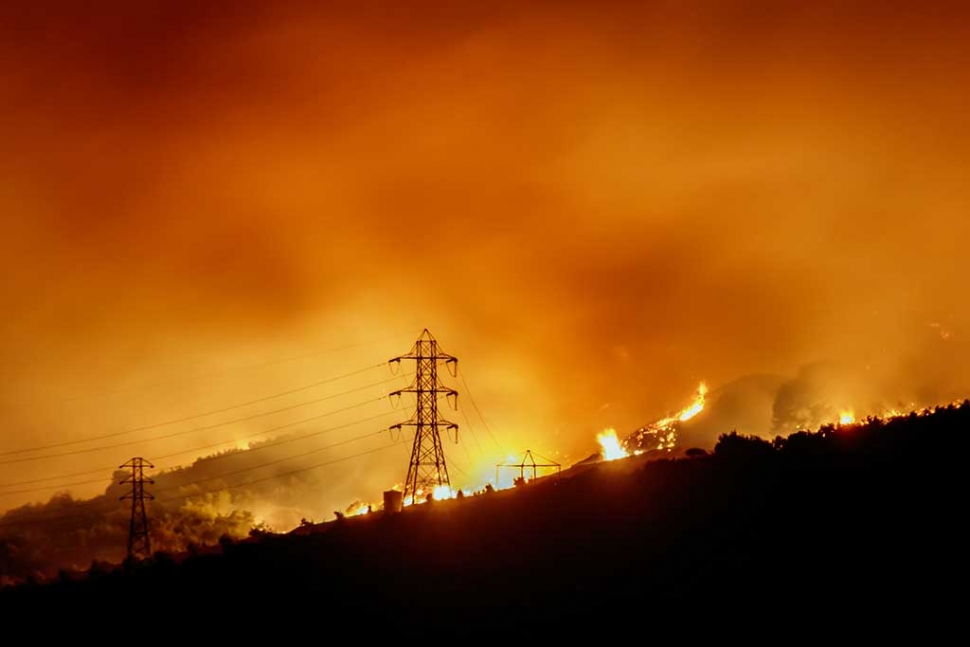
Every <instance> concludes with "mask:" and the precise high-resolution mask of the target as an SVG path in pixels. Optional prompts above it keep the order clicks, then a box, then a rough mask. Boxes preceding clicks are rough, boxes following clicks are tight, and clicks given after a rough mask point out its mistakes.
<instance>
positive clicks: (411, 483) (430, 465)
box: [388, 328, 458, 503]
mask: <svg viewBox="0 0 970 647" xmlns="http://www.w3.org/2000/svg"><path fill="white" fill-rule="evenodd" d="M404 359H409V360H414V362H415V374H414V382H412V383H411V386H409V387H408V388H406V389H401V390H399V391H394V392H393V393H391V394H390V396H391V397H394V396H400V395H401V394H402V393H414V394H415V400H416V403H415V404H416V409H415V411H414V415H413V416H411V419H410V420H408V421H407V422H402V423H399V424H396V425H393V426H392V427H391V429H398V430H400V429H401V427H404V426H410V427H414V444H413V445H412V446H411V462H410V463H409V464H408V476H407V479H406V480H405V481H404V500H405V501H408V500H409V499H408V497H411V498H410V501H412V502H415V503H416V502H417V501H418V497H419V496H420V495H424V496H434V490H435V488H437V487H441V486H445V487H446V488H447V489H448V491H449V492H450V491H451V480H450V479H449V478H448V466H447V465H446V464H445V450H444V447H442V444H441V433H440V429H441V428H442V427H444V428H445V430H446V432H447V431H449V430H454V431H455V442H458V425H456V424H455V423H453V422H449V421H447V420H445V419H444V418H441V417H440V416H439V413H438V398H439V397H440V396H442V395H444V396H445V398H449V397H451V398H454V406H455V407H456V408H457V407H458V391H455V390H454V389H449V388H448V387H446V386H444V385H443V384H442V383H441V382H440V381H439V380H438V364H439V363H443V364H444V365H445V366H446V367H449V368H451V369H452V370H451V374H452V376H457V375H458V359H457V358H455V357H452V356H451V355H447V354H445V353H443V352H441V350H439V348H438V342H437V341H436V340H435V338H434V337H432V336H431V333H430V332H428V329H427V328H425V330H424V332H423V333H421V336H420V337H419V338H418V340H417V341H416V342H414V346H413V347H412V348H411V352H410V353H408V354H407V355H401V356H400V357H395V358H394V359H392V360H391V361H390V362H388V363H390V364H395V363H396V364H400V363H401V360H404Z"/></svg>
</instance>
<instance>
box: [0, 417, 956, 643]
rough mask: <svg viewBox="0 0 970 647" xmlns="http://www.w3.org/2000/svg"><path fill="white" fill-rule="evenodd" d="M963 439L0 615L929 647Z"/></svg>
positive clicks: (242, 563)
mask: <svg viewBox="0 0 970 647" xmlns="http://www.w3.org/2000/svg"><path fill="white" fill-rule="evenodd" d="M968 433H970V404H964V405H963V406H961V407H950V408H948V409H938V410H937V411H935V412H934V413H932V414H930V415H925V416H920V417H911V418H904V419H897V420H893V421H891V422H888V423H880V422H874V423H871V424H869V425H862V426H854V427H849V428H841V429H828V430H822V431H821V432H818V433H813V434H809V433H805V432H802V433H799V434H795V435H793V436H790V437H789V438H788V439H787V440H786V441H777V442H776V443H774V444H772V443H768V442H766V441H762V440H757V439H754V438H746V437H742V436H736V435H733V436H724V437H722V438H721V440H720V442H719V443H718V445H717V447H716V449H715V451H714V452H713V453H712V454H709V455H700V456H696V457H694V458H685V459H679V460H661V461H652V462H645V463H644V462H634V461H633V460H630V461H617V462H613V463H603V464H600V465H598V466H596V467H594V468H593V469H589V470H587V471H585V472H583V473H581V474H578V475H576V476H574V477H572V478H564V479H562V480H561V481H560V482H558V483H555V482H553V481H550V480H545V481H542V482H537V483H534V484H530V485H526V486H524V487H520V488H517V489H515V490H513V491H506V492H497V493H491V494H486V495H481V496H476V497H466V498H465V499H464V500H461V501H444V502H435V503H432V504H431V505H425V506H418V507H415V508H411V509H408V510H406V511H405V512H404V513H402V514H397V515H387V516H385V515H383V514H381V513H374V514H372V515H369V516H365V517H358V518H353V519H346V520H343V521H340V522H334V523H328V524H323V525H321V526H318V527H317V528H316V531H315V532H313V533H310V534H305V535H299V534H290V535H267V536H264V537H261V538H260V539H259V540H258V541H255V540H254V541H248V542H237V543H232V544H226V545H224V546H223V547H222V550H221V551H218V552H217V553H215V554H205V555H196V556H192V557H188V558H186V559H184V560H182V561H180V562H179V563H177V562H176V561H175V560H173V559H171V558H168V557H166V556H163V555H158V556H156V558H155V559H154V560H152V561H151V562H148V563H143V564H141V565H139V566H138V567H136V568H134V569H132V570H131V572H128V573H125V572H123V571H121V570H117V571H113V572H109V573H92V574H91V575H89V576H88V577H86V578H84V579H82V580H79V581H68V580H66V579H65V581H61V582H55V583H51V584H46V585H34V586H29V585H28V586H20V587H17V588H13V589H7V590H4V591H2V592H0V615H4V614H5V613H10V614H11V615H10V616H9V617H11V618H13V617H15V616H14V615H13V612H14V611H15V610H17V609H20V608H25V609H28V610H30V609H33V610H35V611H36V610H38V609H44V610H45V613H48V614H51V613H53V614H56V613H57V611H58V609H59V608H63V609H68V608H71V607H75V608H76V607H77V605H82V604H83V605H87V604H97V605H100V606H101V608H103V609H112V615H116V614H117V613H119V612H120V611H119V609H121V608H129V609H131V608H135V607H140V608H143V609H146V610H154V611H153V612H152V613H156V614H162V615H161V616H155V617H156V618H157V617H166V618H171V620H169V621H168V622H169V623H170V625H169V627H168V628H170V629H174V628H177V627H183V625H184V627H188V626H190V625H192V624H193V623H194V622H200V621H201V622H206V621H208V622H227V623H230V624H229V626H232V627H235V628H236V629H238V628H239V627H240V625H239V624H238V623H239V622H245V623H256V624H259V623H261V622H262V623H264V624H265V623H268V622H272V624H273V625H279V624H280V623H281V622H286V623H287V626H288V627H292V626H293V625H294V623H295V624H297V625H299V626H305V627H307V629H308V631H311V633H314V632H318V631H319V632H320V634H321V637H320V638H319V639H320V640H327V639H328V638H324V637H323V635H324V634H326V635H330V634H333V636H336V635H345V633H346V632H348V631H350V632H351V634H347V635H356V634H353V632H362V633H360V634H359V635H366V636H370V637H376V636H382V635H388V636H390V635H406V636H434V635H438V636H439V637H441V638H442V640H444V639H446V638H451V637H456V636H459V635H461V636H469V637H472V638H476V639H478V641H479V642H483V641H486V640H488V641H490V642H491V641H494V642H496V643H499V644H501V643H503V642H505V641H507V640H517V639H518V638H519V637H523V636H529V637H532V638H541V637H543V636H547V637H548V636H557V637H566V638H569V637H572V638H579V637H584V636H594V637H595V636H601V637H602V636H606V635H607V634H609V635H625V634H626V632H627V631H635V632H641V633H638V634H637V635H639V636H640V637H641V638H642V639H643V640H646V637H647V636H650V637H652V638H654V639H656V638H657V637H659V634H658V635H656V636H655V635H654V633H653V632H655V631H660V632H663V633H664V635H667V632H671V633H669V635H680V636H681V637H683V636H684V635H687V636H690V635H694V634H696V632H705V633H706V632H709V631H712V630H715V631H717V630H718V627H721V628H726V627H727V626H728V625H722V624H720V623H722V622H725V620H718V621H717V622H715V620H714V619H715V618H727V619H728V620H727V621H728V622H734V623H736V624H735V625H731V626H736V627H750V628H751V629H754V628H758V627H762V628H763V627H765V626H769V625H771V624H772V623H778V626H784V627H785V628H787V629H788V630H789V631H794V632H795V633H794V634H785V635H787V636H797V635H800V634H804V633H806V632H821V633H822V634H824V635H828V636H829V637H836V636H840V637H842V638H845V637H847V634H845V633H844V632H846V631H852V632H864V633H865V635H868V636H870V637H871V636H874V635H875V633H873V632H876V631H877V630H878V631H880V632H884V633H886V634H887V635H890V636H892V635H894V634H895V635H897V636H898V635H899V634H896V631H897V629H898V630H899V631H902V630H903V627H904V626H905V627H908V628H909V630H913V631H916V630H917V629H918V628H919V627H923V633H922V634H921V635H922V637H923V638H924V639H926V638H927V637H928V636H930V635H933V633H934V632H937V631H944V630H945V628H946V627H948V626H952V627H956V626H958V623H957V622H956V621H957V620H958V619H959V618H960V617H963V615H964V614H965V610H964V609H965V607H966V604H965V602H964V598H963V593H962V591H963V590H964V582H965V575H966V570H967V569H966V562H967V559H966V550H967V544H966V537H967V535H966V531H965V530H963V521H964V517H965V516H966V511H967V503H966V497H965V494H966V492H967V487H966V485H965V480H964V476H965V475H966V473H967V470H966V469H965V460H966V456H967V451H966V449H967V434H968ZM119 605H120V606H119ZM270 609H273V610H274V611H272V612H271V611H269V610H270ZM281 609H285V610H287V611H280V610H281ZM146 612H147V611H146ZM226 614H228V617H230V618H231V620H225V618H226V617H227V616H226ZM287 614H289V615H287ZM193 618H194V619H193ZM206 619H208V620H206ZM220 619H222V620H220ZM287 619H288V620H287ZM948 623H952V624H948ZM647 629H649V633H646V630H647ZM180 630H181V629H180ZM835 631H838V632H840V633H838V634H833V633H832V632H835ZM333 632H336V633H333Z"/></svg>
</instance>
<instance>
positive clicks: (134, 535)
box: [120, 456, 155, 563]
mask: <svg viewBox="0 0 970 647" xmlns="http://www.w3.org/2000/svg"><path fill="white" fill-rule="evenodd" d="M146 467H148V468H154V467H155V466H154V465H152V464H151V463H149V462H148V461H146V460H145V459H144V458H142V457H140V456H136V457H135V458H132V459H131V460H130V461H128V462H127V463H125V464H124V465H122V466H121V468H120V469H125V468H128V469H130V470H131V474H129V475H128V477H127V478H125V480H123V481H120V484H121V485H124V484H126V483H131V492H129V493H128V494H126V495H124V496H123V497H121V500H122V501H124V500H125V499H131V523H130V524H129V526H128V560H127V561H128V562H129V563H130V562H131V561H133V560H135V559H145V558H148V557H151V556H152V539H151V534H150V532H149V526H148V513H146V512H145V499H150V500H154V499H155V497H154V496H152V495H151V494H148V493H146V492H145V483H148V484H150V485H154V484H155V481H154V480H152V479H150V478H148V479H146V478H145V468H146Z"/></svg>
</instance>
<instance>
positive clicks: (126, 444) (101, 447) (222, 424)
mask: <svg viewBox="0 0 970 647" xmlns="http://www.w3.org/2000/svg"><path fill="white" fill-rule="evenodd" d="M393 379H396V378H391V379H390V380H384V381H383V382H376V383H374V384H370V385H368V386H366V387H360V388H358V389H351V390H349V391H345V392H343V393H337V394H332V395H329V396H326V397H323V398H317V399H316V400H308V401H306V402H301V403H299V404H294V405H290V406H288V407H282V408H279V409H274V410H272V411H264V412H262V413H257V414H253V415H250V416H245V417H242V418H235V419H233V420H226V421H223V422H220V423H216V424H211V425H204V426H202V427H193V428H192V429H183V430H182V431H176V432H172V433H168V434H162V435H160V436H152V437H150V438H142V439H139V440H132V441H127V442H123V443H114V444H111V445H99V446H98V447H88V448H86V449H77V450H74V451H70V452H60V453H57V454H45V455H43V456H27V457H23V458H14V459H7V460H3V461H0V465H8V464H11V463H26V462H31V461H39V460H45V459H48V458H61V457H63V456H76V455H79V454H88V453H91V452H97V451H103V450H107V449H115V448H118V447H130V446H132V445H139V444H141V443H148V442H154V441H156V440H164V439H167V438H174V437H176V436H184V435H185V434H190V433H195V432H199V431H208V430H210V429H217V428H219V427H225V426H226V425H231V424H235V423H237V422H246V421H249V420H255V419H256V418H262V417H265V416H269V415H273V414H276V413H282V412H284V411H292V410H293V409H298V408H300V407H306V406H309V405H311V404H318V403H320V402H324V401H326V400H332V399H333V398H335V397H339V396H342V395H347V394H348V393H351V392H354V391H361V390H363V389H365V388H371V387H374V386H377V385H379V384H384V383H386V382H389V381H392V380H393ZM383 400H384V396H382V397H380V398H375V399H373V400H367V401H364V402H360V403H358V404H354V405H350V406H349V407H344V408H343V409H336V410H334V411H332V412H328V413H327V414H324V415H333V414H334V413H339V412H341V411H347V410H349V409H354V408H356V407H361V406H364V405H367V404H371V403H374V402H381V401H383Z"/></svg>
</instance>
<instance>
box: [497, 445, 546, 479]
mask: <svg viewBox="0 0 970 647" xmlns="http://www.w3.org/2000/svg"><path fill="white" fill-rule="evenodd" d="M539 458H540V459H541V460H544V461H546V462H545V463H537V462H536V459H535V456H534V455H533V454H532V450H531V449H527V450H525V454H524V455H523V456H522V461H521V462H519V463H511V462H509V463H498V464H497V465H496V466H495V485H496V486H498V472H499V469H500V468H503V467H506V468H508V467H511V468H518V470H519V478H520V479H521V480H522V483H523V484H524V483H525V471H526V470H527V469H531V470H532V480H533V481H534V480H536V479H537V478H538V477H539V468H555V469H556V479H557V480H558V479H559V478H560V475H561V474H562V465H560V464H559V463H557V462H556V461H554V460H551V459H548V458H545V457H543V456H539Z"/></svg>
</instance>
